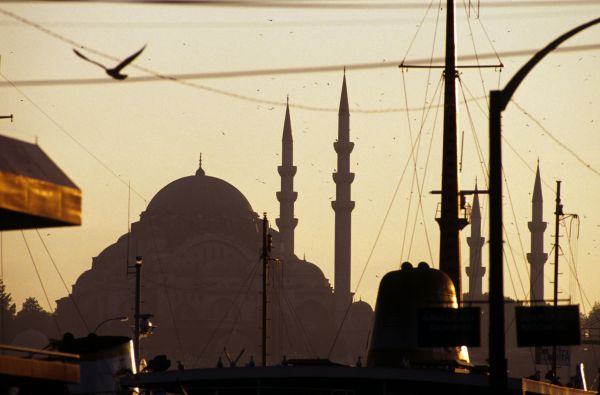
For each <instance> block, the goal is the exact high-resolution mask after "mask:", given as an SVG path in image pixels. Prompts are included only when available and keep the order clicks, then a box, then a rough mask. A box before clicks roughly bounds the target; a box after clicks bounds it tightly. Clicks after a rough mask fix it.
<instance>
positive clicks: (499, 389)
mask: <svg viewBox="0 0 600 395" xmlns="http://www.w3.org/2000/svg"><path fill="white" fill-rule="evenodd" d="M598 23H600V18H596V19H593V20H591V21H589V22H587V23H584V24H583V25H580V26H578V27H576V28H574V29H572V30H569V31H568V32H566V33H565V34H563V35H561V36H560V37H558V38H557V39H555V40H554V41H552V42H551V43H550V44H548V45H546V46H545V47H544V48H543V49H542V50H541V51H539V52H538V53H536V54H535V55H534V56H533V57H532V58H531V59H529V61H528V62H527V63H525V65H524V66H523V67H521V69H519V71H518V72H517V73H516V74H515V75H514V76H513V77H512V78H511V79H510V81H509V82H508V83H507V84H506V86H505V87H504V89H502V90H501V91H490V187H489V191H490V278H489V281H490V340H489V350H490V351H489V352H490V355H489V359H490V386H491V387H492V390H493V392H494V393H497V394H501V393H505V392H506V388H507V372H506V356H505V350H504V345H505V340H504V279H503V275H504V273H503V267H502V261H503V258H502V253H503V252H502V145H501V134H502V124H501V115H502V111H504V109H505V108H506V105H507V104H508V102H509V101H510V99H511V98H512V96H513V94H514V93H515V90H516V89H517V88H518V87H519V85H520V84H521V82H523V80H524V79H525V77H526V76H527V75H528V74H529V73H530V72H531V70H532V69H533V68H534V67H535V66H536V65H537V64H538V63H539V62H540V61H541V60H542V59H543V58H544V57H545V56H546V55H548V54H549V53H550V52H552V51H553V50H554V49H556V47H558V46H559V45H560V44H561V43H563V42H564V41H566V40H568V39H569V38H571V37H573V36H574V35H575V34H577V33H579V32H580V31H582V30H585V29H587V28H589V27H591V26H594V25H596V24H598ZM557 233H558V232H557ZM440 265H441V262H440Z"/></svg>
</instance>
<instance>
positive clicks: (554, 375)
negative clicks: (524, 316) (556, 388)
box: [552, 181, 563, 380]
mask: <svg viewBox="0 0 600 395" xmlns="http://www.w3.org/2000/svg"><path fill="white" fill-rule="evenodd" d="M562 214H563V210H562V204H560V181H556V210H555V211H554V314H555V319H556V308H557V307H558V253H559V250H560V244H559V243H560V242H559V237H560V233H559V232H560V229H559V226H558V225H559V221H560V216H561V215H562ZM556 365H557V364H556V344H555V345H553V346H552V379H553V380H556V379H557V371H556V369H557V366H556Z"/></svg>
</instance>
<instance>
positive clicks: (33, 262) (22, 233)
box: [21, 231, 62, 336]
mask: <svg viewBox="0 0 600 395" xmlns="http://www.w3.org/2000/svg"><path fill="white" fill-rule="evenodd" d="M21 236H23V241H24V242H25V247H27V252H28V253H29V258H31V263H32V264H33V268H34V269H35V274H36V275H37V278H38V280H39V282H40V286H41V287H42V291H44V296H45V297H46V302H48V309H49V310H50V314H51V315H52V318H53V321H54V325H55V326H56V330H57V334H58V336H60V334H61V333H62V331H61V330H60V326H59V325H58V320H57V318H56V314H54V309H53V308H52V304H51V303H50V298H49V297H48V292H46V287H45V286H44V282H43V281H42V276H40V272H39V271H38V268H37V265H36V264H35V260H34V259H33V254H32V253H31V248H29V243H28V242H27V239H26V238H25V232H23V231H21Z"/></svg>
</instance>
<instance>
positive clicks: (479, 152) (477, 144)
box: [458, 76, 488, 188]
mask: <svg viewBox="0 0 600 395" xmlns="http://www.w3.org/2000/svg"><path fill="white" fill-rule="evenodd" d="M458 84H459V86H460V88H461V89H460V92H461V94H462V97H463V99H466V95H465V92H468V90H466V89H465V88H466V86H465V84H464V81H463V79H462V78H460V76H459V77H458ZM469 93H470V92H469ZM465 109H466V111H467V119H468V120H469V126H470V127H471V134H472V135H473V140H474V141H475V147H476V148H477V149H476V152H477V156H478V158H479V165H480V166H481V171H482V174H483V181H484V184H485V186H486V188H487V184H488V170H487V165H486V163H485V158H484V156H483V150H482V149H481V143H480V142H479V138H478V137H477V133H476V130H477V128H476V127H475V120H474V119H473V114H472V113H471V108H470V107H469V105H468V104H466V102H465Z"/></svg>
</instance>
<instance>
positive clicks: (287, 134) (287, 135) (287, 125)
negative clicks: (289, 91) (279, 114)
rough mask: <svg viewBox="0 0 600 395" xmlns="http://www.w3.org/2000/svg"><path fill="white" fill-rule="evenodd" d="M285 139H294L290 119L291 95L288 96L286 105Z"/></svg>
mask: <svg viewBox="0 0 600 395" xmlns="http://www.w3.org/2000/svg"><path fill="white" fill-rule="evenodd" d="M282 140H283V141H294V140H293V139H292V122H291V121H290V97H289V96H288V97H287V104H286V106H285V120H284V122H283V138H282Z"/></svg>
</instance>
